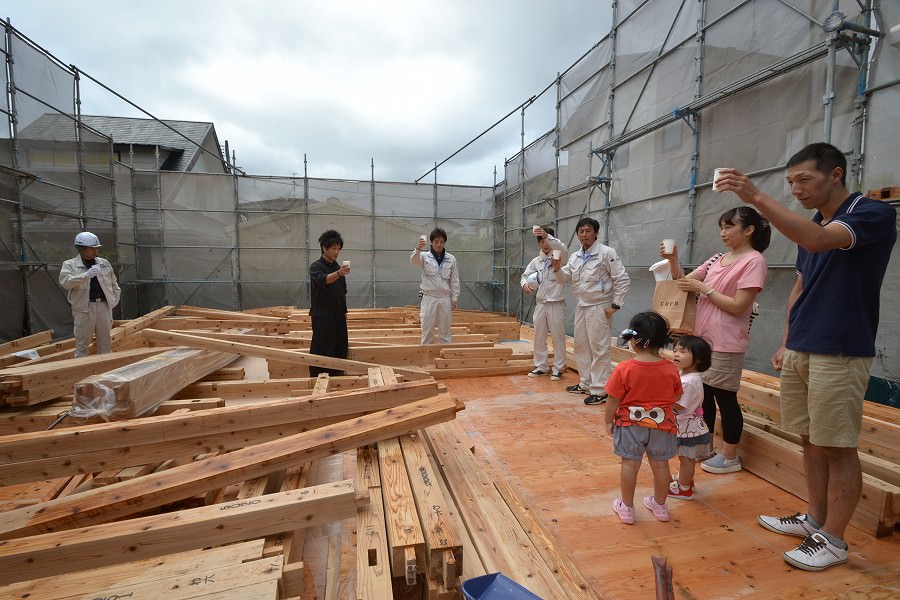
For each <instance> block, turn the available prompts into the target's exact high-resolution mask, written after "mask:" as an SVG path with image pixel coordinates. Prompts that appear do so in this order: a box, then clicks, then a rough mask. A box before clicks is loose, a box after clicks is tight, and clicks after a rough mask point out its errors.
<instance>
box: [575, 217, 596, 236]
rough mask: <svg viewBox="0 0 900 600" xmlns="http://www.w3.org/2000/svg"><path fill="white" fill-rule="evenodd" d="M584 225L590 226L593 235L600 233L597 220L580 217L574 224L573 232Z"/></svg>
mask: <svg viewBox="0 0 900 600" xmlns="http://www.w3.org/2000/svg"><path fill="white" fill-rule="evenodd" d="M585 225H590V226H591V227H593V228H594V233H597V232H599V231H600V222H599V221H598V220H597V219H592V218H590V217H582V218H581V219H579V220H578V223H576V224H575V231H578V230H579V229H581V228H582V227H584V226H585Z"/></svg>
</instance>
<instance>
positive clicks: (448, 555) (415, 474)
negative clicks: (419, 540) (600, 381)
mask: <svg viewBox="0 0 900 600" xmlns="http://www.w3.org/2000/svg"><path fill="white" fill-rule="evenodd" d="M399 440H400V447H401V448H402V449H403V461H404V463H405V464H406V471H407V473H409V477H410V483H411V487H412V492H413V497H414V499H415V502H416V507H417V512H418V513H419V519H420V520H421V522H422V531H423V533H424V536H425V548H426V550H427V561H426V562H427V567H428V573H430V574H431V576H432V577H436V578H437V579H438V580H439V581H441V582H442V583H443V584H444V585H445V586H447V587H455V586H456V576H457V575H456V574H457V573H458V572H461V571H460V569H461V568H462V564H463V549H462V542H461V541H460V538H459V535H458V534H457V532H456V526H455V525H454V524H453V521H452V520H451V519H450V509H449V504H448V501H447V499H446V498H444V496H443V494H442V493H441V490H440V488H438V487H437V485H436V481H437V479H438V478H439V477H440V475H439V474H438V473H436V472H434V471H433V470H432V466H431V465H432V461H431V459H430V453H431V451H430V450H429V449H428V446H427V444H426V443H425V441H424V440H423V439H422V438H420V437H419V435H418V434H406V435H403V436H400V437H399ZM447 562H450V563H452V565H451V564H445V563H447ZM447 577H450V578H449V579H447Z"/></svg>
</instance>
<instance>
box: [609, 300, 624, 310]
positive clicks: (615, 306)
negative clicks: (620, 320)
mask: <svg viewBox="0 0 900 600" xmlns="http://www.w3.org/2000/svg"><path fill="white" fill-rule="evenodd" d="M609 307H610V308H611V309H613V310H620V309H621V308H622V307H621V306H619V305H618V304H616V303H615V302H613V303H612V304H610V305H609Z"/></svg>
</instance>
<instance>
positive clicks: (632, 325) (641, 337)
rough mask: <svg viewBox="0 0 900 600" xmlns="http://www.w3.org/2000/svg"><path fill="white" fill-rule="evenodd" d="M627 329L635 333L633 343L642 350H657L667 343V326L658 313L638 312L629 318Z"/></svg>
mask: <svg viewBox="0 0 900 600" xmlns="http://www.w3.org/2000/svg"><path fill="white" fill-rule="evenodd" d="M628 328H629V329H631V330H632V331H634V332H635V333H634V336H632V339H633V340H634V343H635V344H637V345H638V346H641V347H642V348H656V349H659V348H664V347H665V346H666V344H668V343H669V324H668V323H666V320H665V319H664V318H663V316H662V315H661V314H659V313H656V312H653V311H650V310H648V311H646V312H639V313H637V314H636V315H634V316H633V317H631V321H629V322H628Z"/></svg>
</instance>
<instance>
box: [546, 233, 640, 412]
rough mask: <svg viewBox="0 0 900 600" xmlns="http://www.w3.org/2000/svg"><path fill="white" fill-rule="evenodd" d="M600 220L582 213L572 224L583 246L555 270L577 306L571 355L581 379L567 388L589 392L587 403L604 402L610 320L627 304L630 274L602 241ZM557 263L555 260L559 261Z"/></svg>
mask: <svg viewBox="0 0 900 600" xmlns="http://www.w3.org/2000/svg"><path fill="white" fill-rule="evenodd" d="M599 231H600V223H599V222H597V220H596V219H592V218H590V217H584V218H582V219H581V220H580V221H578V223H577V224H576V225H575V234H576V235H577V236H578V241H579V242H581V248H580V249H579V250H578V252H574V253H572V254H571V255H570V256H569V260H568V262H567V263H566V264H565V265H564V266H563V267H562V268H561V269H560V270H559V271H558V272H557V273H556V279H557V281H559V282H560V283H565V282H567V281H571V282H572V295H574V296H575V299H576V300H577V301H578V305H577V306H576V308H575V359H576V360H577V361H578V375H579V377H580V381H579V382H578V383H577V384H575V385H571V386H569V387H567V388H566V391H567V392H572V393H573V394H587V396H586V397H585V399H584V403H585V404H602V403H603V402H605V401H606V398H607V394H606V390H605V387H606V381H607V380H608V379H609V376H610V374H611V373H612V359H611V357H610V351H609V338H610V331H611V327H610V320H611V319H612V316H613V315H614V314H615V313H616V311H617V310H619V309H621V308H622V304H623V303H624V302H625V294H627V293H628V288H629V286H630V285H631V278H630V277H628V273H626V272H625V266H624V265H623V264H622V260H621V259H620V258H619V255H618V254H617V253H616V251H615V250H614V249H613V248H610V247H609V246H606V245H604V244H602V243H600V242H599V241H598V240H597V234H598V233H599ZM557 262H558V261H557Z"/></svg>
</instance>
